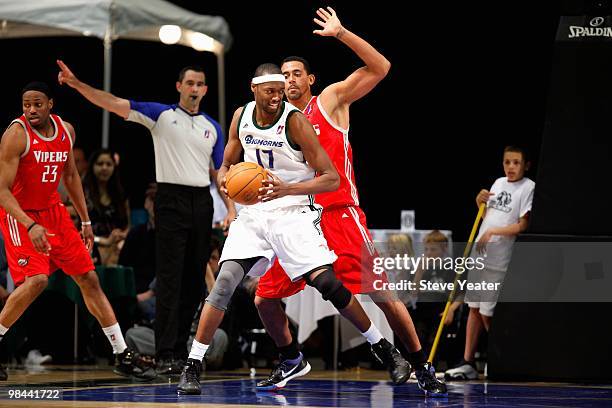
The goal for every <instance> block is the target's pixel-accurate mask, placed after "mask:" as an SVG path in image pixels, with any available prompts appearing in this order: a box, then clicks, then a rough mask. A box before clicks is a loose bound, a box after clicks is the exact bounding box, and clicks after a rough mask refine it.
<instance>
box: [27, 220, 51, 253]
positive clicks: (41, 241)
mask: <svg viewBox="0 0 612 408" xmlns="http://www.w3.org/2000/svg"><path fill="white" fill-rule="evenodd" d="M47 235H51V234H49V233H48V232H47V229H46V228H45V227H43V226H42V225H40V224H36V225H34V226H33V227H32V228H31V229H30V231H29V232H28V236H29V237H30V241H32V245H34V248H35V249H36V250H37V251H38V252H40V253H42V254H45V255H49V251H51V244H49V241H48V240H47Z"/></svg>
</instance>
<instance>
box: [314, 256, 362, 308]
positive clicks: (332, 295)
mask: <svg viewBox="0 0 612 408" xmlns="http://www.w3.org/2000/svg"><path fill="white" fill-rule="evenodd" d="M322 268H324V269H325V270H324V271H323V272H321V273H320V274H319V275H317V277H315V278H314V279H311V278H310V275H311V274H312V273H313V272H316V271H320V270H321V269H322ZM322 268H317V269H315V270H314V271H312V272H309V273H308V274H306V275H305V276H304V279H305V280H306V284H308V285H309V286H312V287H313V288H315V289H316V290H318V291H319V292H320V293H321V295H322V296H323V299H324V300H329V301H330V302H331V303H332V305H334V307H335V308H336V309H338V310H340V309H344V308H345V307H347V306H348V304H349V302H350V301H351V298H352V297H353V295H352V294H351V292H350V291H349V290H348V289H347V288H346V286H344V284H343V283H342V282H340V281H339V280H338V278H336V274H335V273H334V269H333V268H332V266H331V265H325V266H323V267H322Z"/></svg>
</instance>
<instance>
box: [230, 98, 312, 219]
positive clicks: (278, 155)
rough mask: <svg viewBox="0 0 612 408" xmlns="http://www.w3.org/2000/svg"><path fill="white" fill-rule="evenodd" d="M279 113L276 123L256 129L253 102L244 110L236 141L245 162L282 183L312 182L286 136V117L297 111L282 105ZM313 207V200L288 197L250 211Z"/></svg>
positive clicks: (260, 204)
mask: <svg viewBox="0 0 612 408" xmlns="http://www.w3.org/2000/svg"><path fill="white" fill-rule="evenodd" d="M279 109H281V111H282V113H281V115H280V116H279V117H278V119H277V120H276V122H274V123H273V124H271V125H270V126H267V127H261V126H259V125H257V121H256V119H255V101H253V102H249V103H248V104H247V105H246V106H245V107H244V109H243V111H242V115H241V116H240V120H239V121H238V137H239V138H240V142H241V143H242V148H243V149H244V161H245V162H252V163H259V165H260V166H262V167H263V168H265V169H266V170H268V171H270V172H271V173H273V174H274V175H275V176H277V177H278V178H280V179H281V180H283V181H284V182H285V183H299V182H301V181H305V180H310V179H312V178H314V176H315V171H314V170H313V169H312V168H311V167H310V166H309V165H308V164H307V163H306V159H304V155H303V154H302V152H301V151H300V150H298V149H299V146H297V145H295V144H294V143H293V142H292V141H291V135H287V118H288V116H289V115H290V114H291V113H292V112H300V110H299V109H298V108H296V107H295V106H293V105H291V104H289V103H287V102H284V101H283V102H282V103H281V106H280V108H279ZM292 145H293V146H292ZM312 204H314V199H313V197H312V196H310V195H299V196H295V195H290V196H285V197H281V198H278V199H276V200H272V201H269V202H264V203H257V204H254V205H252V206H250V207H254V208H258V209H262V210H273V209H275V208H279V207H289V206H293V205H312Z"/></svg>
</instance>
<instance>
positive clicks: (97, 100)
mask: <svg viewBox="0 0 612 408" xmlns="http://www.w3.org/2000/svg"><path fill="white" fill-rule="evenodd" d="M57 65H58V66H59V67H60V72H59V73H58V74H57V81H58V82H59V83H60V84H61V85H63V84H66V85H68V86H70V87H71V88H74V89H76V90H77V91H78V92H79V93H80V94H81V95H83V96H84V97H85V98H87V100H88V101H89V102H91V103H93V104H94V105H97V106H99V107H101V108H102V109H106V110H107V111H109V112H113V113H116V114H117V115H119V116H121V117H122V118H124V119H127V117H128V115H129V114H130V101H128V100H127V99H123V98H119V97H117V96H115V95H113V94H111V93H109V92H105V91H103V90H101V89H96V88H94V87H92V86H90V85H88V84H86V83H85V82H82V81H80V80H79V79H78V78H77V77H76V75H74V73H73V72H72V71H71V70H70V68H68V66H67V65H66V64H64V62H63V61H62V60H57Z"/></svg>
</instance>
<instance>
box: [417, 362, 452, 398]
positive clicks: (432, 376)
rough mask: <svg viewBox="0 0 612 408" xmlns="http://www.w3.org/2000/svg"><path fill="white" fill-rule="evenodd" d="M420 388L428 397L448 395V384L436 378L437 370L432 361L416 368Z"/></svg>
mask: <svg viewBox="0 0 612 408" xmlns="http://www.w3.org/2000/svg"><path fill="white" fill-rule="evenodd" d="M414 374H415V375H416V378H417V383H418V384H419V388H420V389H421V390H423V392H424V393H425V395H426V396H428V397H447V396H448V391H447V390H446V384H444V383H443V382H442V381H440V380H438V379H437V378H436V370H435V368H434V367H433V366H432V365H431V363H425V364H423V365H422V366H421V367H418V368H416V369H415V370H414Z"/></svg>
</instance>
